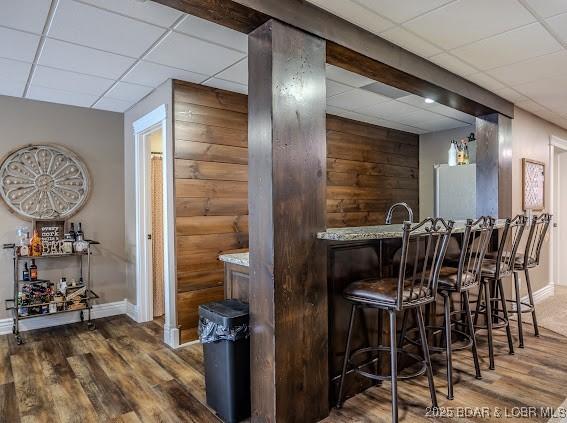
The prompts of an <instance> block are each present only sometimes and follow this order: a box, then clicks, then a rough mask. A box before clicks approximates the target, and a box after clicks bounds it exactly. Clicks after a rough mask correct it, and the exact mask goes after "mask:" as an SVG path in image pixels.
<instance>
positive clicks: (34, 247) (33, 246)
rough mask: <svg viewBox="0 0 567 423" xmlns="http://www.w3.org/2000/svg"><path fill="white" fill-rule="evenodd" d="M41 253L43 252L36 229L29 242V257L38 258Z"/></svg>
mask: <svg viewBox="0 0 567 423" xmlns="http://www.w3.org/2000/svg"><path fill="white" fill-rule="evenodd" d="M42 252H43V246H42V244H41V237H40V236H39V233H38V232H37V229H34V231H33V236H32V239H31V241H30V256H32V257H38V256H41V253H42Z"/></svg>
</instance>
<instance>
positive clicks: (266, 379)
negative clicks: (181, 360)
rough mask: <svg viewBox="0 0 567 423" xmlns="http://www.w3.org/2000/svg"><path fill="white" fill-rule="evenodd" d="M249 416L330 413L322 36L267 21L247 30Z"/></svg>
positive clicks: (269, 418) (303, 417) (298, 417)
mask: <svg viewBox="0 0 567 423" xmlns="http://www.w3.org/2000/svg"><path fill="white" fill-rule="evenodd" d="M248 54H249V56H248V70H249V83H248V87H249V88H248V91H249V93H248V112H249V115H248V116H249V117H248V137H249V140H248V154H249V162H248V166H249V209H250V210H249V213H250V292H249V297H250V319H251V327H252V335H251V369H252V375H251V377H252V380H251V387H252V421H256V422H286V423H292V422H314V421H318V420H320V419H322V418H324V417H325V416H327V415H328V412H329V409H328V388H329V380H328V379H329V376H328V355H327V351H328V345H327V334H328V316H327V285H326V267H325V266H326V265H325V249H324V245H323V243H322V242H319V241H317V239H316V233H317V232H318V231H321V230H324V229H325V189H326V134H325V97H326V96H325V41H324V40H323V39H320V38H318V37H315V36H313V35H310V34H307V33H305V32H303V31H300V30H298V29H295V28H293V27H291V26H289V25H286V24H283V23H281V22H279V21H275V20H270V21H268V22H266V23H265V24H263V25H262V26H260V27H259V28H257V29H256V30H254V31H253V32H252V33H250V35H249V52H248Z"/></svg>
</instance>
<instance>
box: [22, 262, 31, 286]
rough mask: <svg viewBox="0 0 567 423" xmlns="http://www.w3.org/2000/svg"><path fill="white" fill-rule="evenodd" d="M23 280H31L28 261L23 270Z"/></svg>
mask: <svg viewBox="0 0 567 423" xmlns="http://www.w3.org/2000/svg"><path fill="white" fill-rule="evenodd" d="M22 280H23V281H26V282H27V281H29V280H30V269H29V268H28V263H27V262H25V263H24V270H23V271H22Z"/></svg>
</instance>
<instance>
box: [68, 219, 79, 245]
mask: <svg viewBox="0 0 567 423" xmlns="http://www.w3.org/2000/svg"><path fill="white" fill-rule="evenodd" d="M69 235H70V236H71V238H72V239H73V241H75V240H76V239H77V234H76V233H75V224H74V223H73V222H71V229H70V230H69Z"/></svg>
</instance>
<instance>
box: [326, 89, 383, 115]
mask: <svg viewBox="0 0 567 423" xmlns="http://www.w3.org/2000/svg"><path fill="white" fill-rule="evenodd" d="M389 101H391V99H389V98H388V97H384V96H381V95H379V94H375V93H372V92H369V91H365V90H362V89H360V88H356V89H353V90H351V91H347V92H344V93H341V94H337V95H335V96H333V97H329V98H328V99H327V104H328V105H330V106H335V107H340V108H341V109H346V110H351V111H360V110H361V109H365V108H368V107H371V106H373V105H376V104H379V103H384V102H389Z"/></svg>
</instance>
